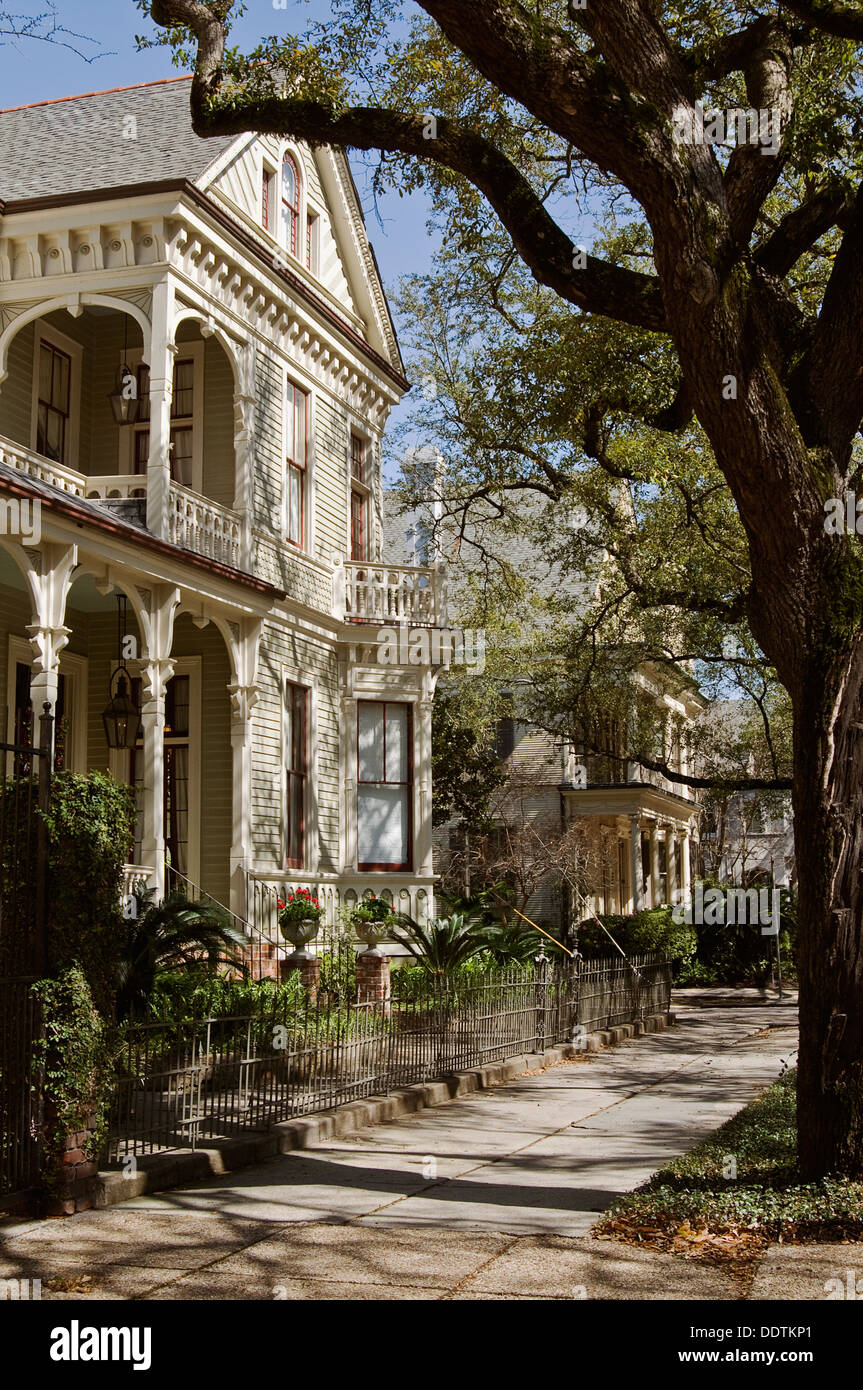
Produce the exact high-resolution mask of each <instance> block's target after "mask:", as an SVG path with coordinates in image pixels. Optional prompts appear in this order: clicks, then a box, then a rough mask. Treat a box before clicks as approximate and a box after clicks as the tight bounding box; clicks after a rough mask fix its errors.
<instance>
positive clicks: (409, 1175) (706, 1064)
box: [0, 1004, 863, 1299]
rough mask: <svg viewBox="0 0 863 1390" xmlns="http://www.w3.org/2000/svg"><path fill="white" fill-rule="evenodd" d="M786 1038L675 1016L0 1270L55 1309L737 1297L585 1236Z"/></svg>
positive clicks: (674, 1260)
mask: <svg viewBox="0 0 863 1390" xmlns="http://www.w3.org/2000/svg"><path fill="white" fill-rule="evenodd" d="M795 1047H796V1028H795V1019H794V1011H793V1009H792V1008H790V1007H782V1006H777V1005H776V1004H770V1005H765V1006H764V1007H763V1008H759V1007H758V1006H757V1005H755V1006H753V1005H752V1004H747V1005H746V1006H745V1007H740V1008H727V1009H717V1008H713V1009H710V1010H703V1009H693V1010H691V1011H685V1012H684V1013H683V1014H681V1016H680V1019H679V1025H678V1027H677V1028H676V1029H674V1030H672V1031H671V1032H669V1033H663V1034H657V1035H649V1036H646V1037H643V1038H640V1039H637V1040H634V1041H632V1042H629V1043H625V1044H623V1045H621V1046H620V1047H618V1048H616V1049H614V1050H609V1051H608V1052H604V1053H601V1054H598V1055H593V1056H587V1057H583V1058H579V1059H578V1060H577V1061H574V1062H571V1063H564V1064H563V1065H561V1066H558V1067H554V1068H551V1069H549V1070H547V1071H544V1072H540V1073H537V1074H530V1075H527V1076H524V1077H521V1078H519V1079H517V1080H515V1081H512V1082H510V1083H508V1084H506V1085H504V1086H501V1087H500V1088H499V1089H497V1090H495V1091H492V1092H486V1093H480V1094H478V1095H476V1096H473V1097H471V1098H469V1099H467V1100H462V1101H453V1102H452V1103H451V1104H449V1105H446V1106H442V1107H439V1108H436V1109H434V1110H426V1111H423V1112H420V1113H419V1114H417V1115H413V1116H409V1117H406V1118H404V1119H402V1120H399V1121H397V1122H394V1123H391V1124H386V1125H381V1126H379V1127H376V1128H374V1129H367V1130H364V1131H360V1132H358V1133H357V1134H356V1135H352V1136H350V1138H345V1139H343V1140H338V1141H333V1142H329V1143H326V1144H323V1145H319V1146H317V1147H315V1148H314V1149H309V1150H300V1151H297V1152H295V1153H289V1154H285V1155H283V1156H280V1157H278V1158H274V1159H271V1160H269V1161H267V1162H265V1163H262V1164H261V1165H259V1166H258V1167H256V1168H249V1169H246V1170H244V1171H243V1172H241V1173H237V1174H233V1175H230V1176H226V1177H222V1178H219V1179H212V1180H209V1181H207V1182H206V1183H202V1184H200V1185H197V1186H190V1187H187V1188H185V1189H181V1190H178V1191H174V1192H170V1193H164V1194H159V1195H154V1196H147V1197H140V1198H137V1199H135V1200H134V1201H130V1202H128V1203H124V1204H122V1205H121V1206H116V1207H112V1208H110V1209H108V1210H106V1211H99V1212H88V1213H86V1214H82V1215H80V1216H76V1217H72V1218H69V1219H67V1220H64V1221H50V1222H41V1223H20V1222H19V1223H17V1224H16V1225H10V1224H7V1225H6V1227H5V1228H0V1242H2V1253H0V1277H11V1276H15V1275H17V1276H19V1277H24V1278H26V1277H30V1278H41V1279H42V1281H43V1297H60V1298H62V1297H67V1298H68V1297H80V1296H82V1294H83V1295H85V1296H89V1297H93V1298H130V1297H131V1298H170V1299H200V1298H212V1299H236V1298H258V1299H272V1298H281V1297H286V1298H291V1299H293V1298H312V1299H319V1298H330V1299H331V1298H352V1299H382V1298H386V1299H389V1298H396V1299H411V1298H421V1299H440V1298H447V1299H449V1298H455V1299H480V1298H489V1297H492V1298H503V1299H514V1298H519V1299H520V1298H528V1299H536V1298H554V1299H559V1298H582V1297H586V1298H607V1299H616V1298H643V1299H648V1298H654V1299H655V1298H678V1299H684V1298H704V1299H717V1298H739V1297H740V1296H741V1287H740V1285H739V1283H735V1282H734V1281H733V1280H732V1279H731V1278H730V1277H729V1276H728V1275H727V1274H726V1273H725V1272H723V1271H721V1270H719V1269H715V1268H712V1267H710V1266H706V1265H703V1264H696V1263H693V1262H690V1261H684V1260H682V1259H680V1258H678V1257H675V1256H670V1255H661V1254H658V1253H657V1252H656V1251H652V1250H651V1251H639V1250H636V1249H632V1248H630V1247H628V1246H624V1245H621V1244H618V1243H616V1242H608V1241H597V1240H596V1239H594V1238H592V1237H591V1235H590V1231H591V1227H592V1226H593V1224H594V1222H595V1221H596V1219H597V1213H598V1212H600V1211H602V1210H604V1209H605V1208H606V1207H607V1206H608V1205H609V1203H610V1202H611V1201H613V1199H614V1197H615V1196H616V1195H617V1194H619V1193H621V1192H626V1191H629V1190H630V1189H631V1188H633V1187H635V1186H637V1185H638V1184H639V1183H640V1182H642V1181H643V1180H644V1179H645V1178H647V1177H648V1176H649V1175H650V1174H651V1173H652V1172H653V1171H655V1169H656V1168H657V1167H659V1166H660V1164H662V1163H663V1162H665V1161H666V1160H667V1159H670V1158H672V1157H674V1156H676V1155H677V1154H679V1153H681V1152H683V1151H685V1150H686V1149H688V1148H690V1147H691V1146H692V1144H693V1143H695V1142H696V1141H697V1140H698V1139H699V1138H701V1137H703V1136H704V1135H706V1134H708V1133H710V1132H711V1131H712V1130H714V1129H715V1128H716V1127H717V1125H719V1124H721V1123H722V1121H723V1120H725V1119H727V1118H728V1117H729V1116H730V1115H732V1114H733V1113H734V1112H735V1111H737V1110H738V1109H740V1107H741V1106H742V1105H745V1104H746V1103H747V1101H749V1100H750V1099H751V1098H752V1097H753V1096H754V1095H755V1094H757V1092H758V1091H759V1090H761V1089H762V1088H763V1087H764V1086H765V1085H767V1084H768V1083H769V1082H770V1081H772V1080H773V1079H774V1078H775V1077H776V1076H777V1075H778V1074H779V1072H780V1070H781V1068H782V1064H783V1061H784V1062H786V1063H788V1064H793V1061H794V1056H795V1051H794V1050H795ZM4 1232H5V1233H4ZM857 1249H858V1247H840V1250H841V1252H842V1253H841V1255H840V1258H839V1259H838V1260H837V1261H836V1268H837V1270H838V1269H839V1265H840V1263H841V1265H842V1270H843V1271H844V1270H845V1268H846V1265H849V1263H850V1265H853V1260H850V1254H851V1253H852V1252H854V1251H856V1250H857ZM837 1253H838V1252H837ZM821 1268H822V1266H820V1265H819V1266H818V1269H819V1271H820V1269H821ZM802 1273H803V1271H802V1269H801V1270H800V1274H802ZM860 1273H861V1274H863V1269H861V1271H860ZM76 1278H77V1283H76V1284H75V1287H74V1288H73V1287H70V1280H75V1279H76ZM768 1282H769V1280H768ZM779 1282H780V1283H781V1282H782V1281H781V1280H780V1281H779ZM810 1282H811V1280H810ZM822 1282H823V1279H822ZM46 1285H47V1288H46ZM274 1291H275V1292H274ZM760 1296H761V1297H768V1298H769V1297H782V1296H783V1294H782V1293H781V1292H777V1293H776V1294H770V1293H769V1292H767V1291H766V1290H762V1292H761V1293H760ZM785 1296H787V1295H785ZM822 1296H823V1295H822Z"/></svg>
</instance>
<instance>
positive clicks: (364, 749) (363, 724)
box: [357, 700, 384, 782]
mask: <svg viewBox="0 0 863 1390" xmlns="http://www.w3.org/2000/svg"><path fill="white" fill-rule="evenodd" d="M383 713H384V707H383V705H378V704H375V703H374V702H373V701H370V700H360V702H359V704H358V705H357V778H358V780H359V781H360V782H381V781H383V777H384V726H383Z"/></svg>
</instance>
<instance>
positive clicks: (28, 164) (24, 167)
mask: <svg viewBox="0 0 863 1390" xmlns="http://www.w3.org/2000/svg"><path fill="white" fill-rule="evenodd" d="M191 80H192V79H191V77H169V78H165V79H163V80H162V81H160V82H146V83H143V84H141V85H139V86H136V87H116V88H114V89H112V90H110V91H106V92H90V93H88V94H86V95H84V96H76V97H62V98H60V99H59V100H57V101H41V102H38V103H37V104H36V105H34V106H16V107H12V108H11V109H9V110H6V111H0V150H2V158H0V201H2V202H5V203H10V202H14V201H16V200H17V199H23V198H41V197H45V196H47V195H52V194H53V195H62V194H69V193H86V192H90V191H91V190H93V189H111V188H128V187H129V186H130V185H134V184H138V183H151V182H154V181H156V180H157V179H174V178H176V179H188V180H189V181H190V182H193V181H194V180H196V179H198V178H199V177H200V175H201V174H202V173H203V172H204V170H205V169H206V168H207V167H208V166H209V165H210V164H212V162H213V160H215V159H218V157H219V155H220V154H222V153H223V151H224V150H226V149H227V148H228V147H229V146H230V145H231V144H232V143H233V142H234V140H235V139H236V136H234V135H224V136H215V137H214V138H213V139H210V140H202V139H201V138H200V136H198V135H196V134H195V133H194V131H193V130H192V126H191V119H190V116H189V83H190V82H191ZM130 118H132V119H130ZM124 131H126V132H128V134H125V135H124ZM133 133H134V137H135V138H132V134H133Z"/></svg>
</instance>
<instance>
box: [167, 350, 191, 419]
mask: <svg viewBox="0 0 863 1390" xmlns="http://www.w3.org/2000/svg"><path fill="white" fill-rule="evenodd" d="M194 378H195V366H194V363H193V362H191V361H189V360H185V361H182V362H177V363H175V364H174V385H173V390H172V392H171V416H172V418H173V419H177V418H178V417H180V416H184V417H185V416H189V415H191V414H192V413H193V410H194V405H193V395H194V392H193V386H194Z"/></svg>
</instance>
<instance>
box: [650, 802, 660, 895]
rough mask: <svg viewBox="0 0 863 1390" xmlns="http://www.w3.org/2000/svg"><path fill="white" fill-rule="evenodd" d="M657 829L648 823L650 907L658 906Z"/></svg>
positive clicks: (653, 822) (653, 821)
mask: <svg viewBox="0 0 863 1390" xmlns="http://www.w3.org/2000/svg"><path fill="white" fill-rule="evenodd" d="M658 830H659V827H658V826H657V824H656V821H655V820H652V821H651V822H650V906H651V907H658V906H659V834H658Z"/></svg>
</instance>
